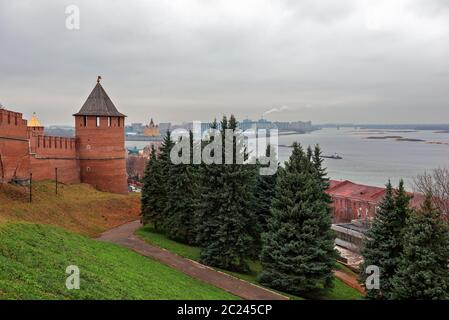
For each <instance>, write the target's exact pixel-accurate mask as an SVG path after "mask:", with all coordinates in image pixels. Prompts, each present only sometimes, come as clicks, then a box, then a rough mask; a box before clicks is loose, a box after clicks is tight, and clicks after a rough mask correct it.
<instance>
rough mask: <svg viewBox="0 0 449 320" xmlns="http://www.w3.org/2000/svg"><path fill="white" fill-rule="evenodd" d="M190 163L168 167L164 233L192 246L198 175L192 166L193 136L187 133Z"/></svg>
mask: <svg viewBox="0 0 449 320" xmlns="http://www.w3.org/2000/svg"><path fill="white" fill-rule="evenodd" d="M189 137H190V138H189V145H190V147H189V148H190V156H189V158H190V163H189V164H182V163H181V164H173V165H171V166H169V170H168V172H169V175H168V181H167V182H168V185H169V186H170V192H169V193H168V194H167V199H168V202H167V205H166V208H165V212H166V213H165V216H166V232H167V235H168V236H169V238H171V239H174V240H177V241H180V242H184V243H188V244H194V243H195V240H196V233H195V224H196V221H195V213H196V210H197V206H198V174H197V165H194V164H193V144H194V141H193V134H192V132H190V133H189Z"/></svg>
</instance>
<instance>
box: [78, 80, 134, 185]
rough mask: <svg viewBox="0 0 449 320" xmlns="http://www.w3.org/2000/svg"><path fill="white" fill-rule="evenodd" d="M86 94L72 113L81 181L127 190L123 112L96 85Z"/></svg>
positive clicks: (100, 87) (101, 88)
mask: <svg viewBox="0 0 449 320" xmlns="http://www.w3.org/2000/svg"><path fill="white" fill-rule="evenodd" d="M100 79H101V77H98V79H97V85H96V86H95V88H94V89H93V90H92V92H91V93H90V95H89V97H88V98H87V100H86V102H85V103H84V105H83V106H82V108H81V110H80V111H79V112H78V113H76V114H74V116H75V136H76V140H77V156H78V158H79V162H80V172H81V182H84V183H88V184H90V185H93V186H94V187H96V188H98V189H99V190H101V191H107V192H113V193H123V194H124V193H127V192H128V184H127V174H126V159H125V117H126V116H125V115H124V114H122V113H120V112H118V110H117V108H116V107H115V106H114V104H113V103H112V101H111V99H110V98H109V97H108V95H107V93H106V91H104V89H103V87H102V86H101V84H100Z"/></svg>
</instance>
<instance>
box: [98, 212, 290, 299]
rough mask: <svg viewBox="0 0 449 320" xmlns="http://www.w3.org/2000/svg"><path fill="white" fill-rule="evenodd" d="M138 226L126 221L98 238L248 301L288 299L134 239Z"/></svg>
mask: <svg viewBox="0 0 449 320" xmlns="http://www.w3.org/2000/svg"><path fill="white" fill-rule="evenodd" d="M140 227H141V224H140V221H138V220H137V221H133V222H129V223H126V224H124V225H122V226H120V227H117V228H114V229H112V230H109V231H106V232H105V233H103V234H102V235H101V237H100V238H99V240H101V241H107V242H113V243H116V244H119V245H122V246H124V247H127V248H129V249H131V250H134V251H135V252H137V253H140V254H141V255H144V256H147V257H151V258H154V259H156V260H158V261H159V262H161V263H163V264H166V265H168V266H169V267H171V268H174V269H176V270H178V271H181V272H183V273H185V274H187V275H189V276H191V277H193V278H196V279H198V280H201V281H203V282H206V283H209V284H211V285H213V286H216V287H218V288H221V289H223V290H225V291H227V292H229V293H232V294H234V295H236V296H239V297H241V298H243V299H248V300H288V298H287V297H285V296H282V295H280V294H278V293H275V292H273V291H270V290H268V289H265V288H262V287H259V286H257V285H254V284H252V283H249V282H247V281H244V280H240V279H238V278H235V277H233V276H230V275H228V274H226V273H223V272H220V271H217V270H214V269H212V268H210V267H208V266H205V265H202V264H200V263H198V262H196V261H193V260H189V259H186V258H183V257H181V256H178V255H177V254H174V253H172V252H169V251H167V250H164V249H162V248H159V247H156V246H153V245H150V244H148V243H146V242H145V241H143V240H141V239H139V238H137V237H136V236H135V235H134V232H135V231H136V230H137V229H138V228H140Z"/></svg>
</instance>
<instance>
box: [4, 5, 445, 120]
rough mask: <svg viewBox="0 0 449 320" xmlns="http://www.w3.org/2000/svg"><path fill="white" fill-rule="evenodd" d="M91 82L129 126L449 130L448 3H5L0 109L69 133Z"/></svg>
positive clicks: (90, 86)
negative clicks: (247, 122)
mask: <svg viewBox="0 0 449 320" xmlns="http://www.w3.org/2000/svg"><path fill="white" fill-rule="evenodd" d="M71 4H74V5H77V6H78V7H79V9H80V29H79V30H69V29H67V28H66V18H67V16H68V15H67V14H66V13H65V10H66V7H67V6H68V5H71ZM97 75H101V76H102V77H103V81H102V84H103V86H104V88H105V89H106V91H107V92H108V93H109V95H110V97H111V98H112V100H113V101H114V103H115V104H116V106H117V107H118V109H119V110H120V111H121V112H123V113H125V114H127V115H128V116H129V118H128V120H127V121H128V122H149V118H150V117H153V118H154V119H155V121H156V122H166V121H171V122H181V121H192V120H211V119H212V118H213V117H215V116H220V115H222V114H223V113H227V114H229V113H234V114H236V115H237V117H238V118H239V119H242V118H245V117H249V118H252V119H258V118H260V117H261V116H262V114H264V113H265V117H266V118H267V119H271V120H312V121H313V122H314V123H324V122H358V123H380V122H382V123H423V122H425V123H430V122H437V123H449V0H409V1H407V0H385V1H382V0H367V1H364V0H353V1H352V0H339V1H335V0H301V1H299V0H298V1H297V0H285V1H279V0H277V1H269V0H235V1H234V0H223V1H215V0H157V1H151V0H142V1H111V0H107V1H106V0H104V1H98V0H96V1H87V0H86V1H76V0H72V1H61V0H52V1H49V0H16V1H10V0H0V102H1V103H2V104H3V105H5V106H6V107H7V108H9V109H13V110H16V111H20V112H23V113H24V115H25V117H27V118H29V117H30V115H31V113H32V112H33V111H35V112H37V113H38V115H39V116H40V119H41V120H42V122H44V124H45V125H49V124H73V119H72V117H71V115H72V113H74V112H76V111H78V109H79V108H80V107H81V106H82V104H83V103H84V101H85V99H86V98H87V96H88V94H89V93H90V91H91V90H92V88H93V87H94V85H95V81H96V76H97ZM269 110H271V111H270V112H267V111H269Z"/></svg>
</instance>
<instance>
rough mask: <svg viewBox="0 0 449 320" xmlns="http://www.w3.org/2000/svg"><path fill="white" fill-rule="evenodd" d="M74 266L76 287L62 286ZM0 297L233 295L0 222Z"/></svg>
mask: <svg viewBox="0 0 449 320" xmlns="http://www.w3.org/2000/svg"><path fill="white" fill-rule="evenodd" d="M69 265H76V266H78V267H79V268H80V275H81V288H80V290H68V289H67V288H66V287H65V281H66V277H67V276H68V275H67V274H66V273H65V270H66V267H67V266H69ZM0 299H217V300H222V299H237V297H235V296H233V295H231V294H229V293H227V292H224V291H223V290H221V289H218V288H216V287H213V286H210V285H208V284H206V283H203V282H200V281H198V280H195V279H193V278H191V277H189V276H187V275H184V274H183V273H180V272H178V271H176V270H174V269H171V268H169V267H167V266H165V265H163V264H160V263H159V262H157V261H154V260H152V259H149V258H147V257H143V256H140V255H139V254H137V253H134V252H132V251H130V250H127V249H124V248H121V247H119V246H117V245H114V244H109V243H103V242H100V241H96V240H91V239H89V238H86V237H83V236H80V235H77V234H74V233H70V232H67V231H64V230H62V229H60V228H57V227H52V226H46V225H38V224H30V223H5V224H3V225H0Z"/></svg>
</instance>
